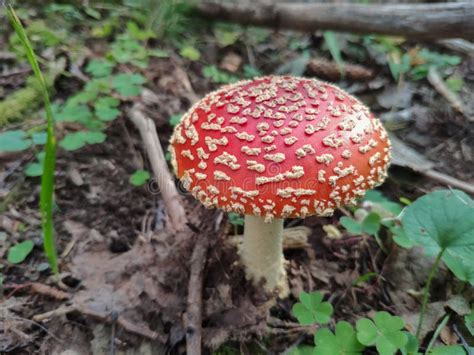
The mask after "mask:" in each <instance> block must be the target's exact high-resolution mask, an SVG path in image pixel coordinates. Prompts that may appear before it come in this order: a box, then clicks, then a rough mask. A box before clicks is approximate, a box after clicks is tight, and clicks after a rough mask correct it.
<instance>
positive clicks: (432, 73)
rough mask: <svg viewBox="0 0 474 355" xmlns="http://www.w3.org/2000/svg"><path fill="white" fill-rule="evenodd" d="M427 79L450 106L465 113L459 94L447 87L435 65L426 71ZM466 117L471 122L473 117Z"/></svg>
mask: <svg viewBox="0 0 474 355" xmlns="http://www.w3.org/2000/svg"><path fill="white" fill-rule="evenodd" d="M428 81H429V82H430V84H431V85H432V86H433V88H434V89H435V90H436V91H437V92H438V93H439V94H440V95H441V96H443V97H444V98H445V99H446V101H448V102H449V104H450V105H451V107H452V108H454V109H455V110H456V111H458V112H459V113H462V114H463V115H465V114H466V111H465V108H464V103H463V102H462V100H461V98H460V97H459V95H457V94H456V93H455V92H453V91H452V90H451V89H450V88H448V87H447V85H446V83H445V82H444V80H443V78H442V77H441V75H440V74H439V73H438V71H437V70H436V68H435V67H430V69H429V71H428ZM467 119H468V121H471V122H472V121H473V120H474V118H472V117H467Z"/></svg>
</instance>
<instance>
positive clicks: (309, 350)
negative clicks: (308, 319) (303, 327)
mask: <svg viewBox="0 0 474 355" xmlns="http://www.w3.org/2000/svg"><path fill="white" fill-rule="evenodd" d="M313 351H314V347H312V346H307V345H300V346H298V347H297V348H294V349H292V350H291V351H290V352H289V354H288V355H314V353H313Z"/></svg>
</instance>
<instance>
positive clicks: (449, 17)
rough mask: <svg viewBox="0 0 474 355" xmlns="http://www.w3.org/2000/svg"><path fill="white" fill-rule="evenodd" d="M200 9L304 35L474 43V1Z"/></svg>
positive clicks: (230, 5)
mask: <svg viewBox="0 0 474 355" xmlns="http://www.w3.org/2000/svg"><path fill="white" fill-rule="evenodd" d="M195 10H196V12H197V13H198V14H199V15H201V16H203V17H206V18H210V19H215V20H220V21H230V22H236V23H240V24H243V25H257V26H266V27H273V28H283V29H291V30H300V31H310V32H311V31H315V30H322V29H324V30H335V31H342V32H344V31H346V32H356V33H380V34H386V35H397V36H405V37H408V38H417V39H433V40H437V39H441V38H464V39H473V38H474V2H456V3H434V4H389V5H362V4H339V3H338V4H328V3H324V4H308V3H278V4H269V5H255V4H251V3H244V4H239V3H230V2H229V3H220V2H215V1H204V2H201V3H198V4H197V5H196V6H195Z"/></svg>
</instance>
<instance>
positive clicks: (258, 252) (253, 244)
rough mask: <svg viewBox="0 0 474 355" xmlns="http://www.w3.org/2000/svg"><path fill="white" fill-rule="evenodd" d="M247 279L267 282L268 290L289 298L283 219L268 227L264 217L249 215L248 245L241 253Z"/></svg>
mask: <svg viewBox="0 0 474 355" xmlns="http://www.w3.org/2000/svg"><path fill="white" fill-rule="evenodd" d="M240 254H241V258H242V262H243V264H244V268H245V271H246V273H247V277H249V278H250V279H252V280H253V281H254V282H256V283H258V282H260V281H261V280H262V279H264V280H265V289H266V290H267V291H269V292H273V291H275V290H277V291H278V293H279V296H280V297H282V298H283V297H286V296H287V295H288V284H287V280H286V271H285V268H284V263H285V259H284V257H283V219H280V218H275V219H274V220H273V221H272V222H270V223H265V221H264V219H263V218H261V217H256V216H252V215H245V227H244V241H243V243H242V246H241V250H240Z"/></svg>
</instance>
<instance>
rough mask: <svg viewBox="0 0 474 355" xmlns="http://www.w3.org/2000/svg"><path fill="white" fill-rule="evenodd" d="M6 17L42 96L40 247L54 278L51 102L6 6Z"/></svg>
mask: <svg viewBox="0 0 474 355" xmlns="http://www.w3.org/2000/svg"><path fill="white" fill-rule="evenodd" d="M7 15H8V18H9V19H10V22H11V24H12V26H13V29H14V30H15V32H16V34H17V35H18V37H19V39H20V41H21V43H22V45H23V47H24V48H25V51H26V55H27V58H28V61H29V63H30V65H31V68H32V69H33V72H34V74H35V77H36V79H37V80H38V82H39V84H40V86H41V91H42V94H43V100H44V107H45V111H46V120H47V139H46V145H45V153H46V154H45V158H44V163H43V164H44V165H43V175H42V177H41V193H40V210H41V227H42V229H43V247H44V251H45V253H46V257H47V258H48V261H49V264H50V266H51V269H52V270H53V273H54V274H55V275H58V274H59V268H58V256H57V252H56V245H55V242H54V228H53V199H54V170H55V166H56V136H55V134H54V119H53V113H52V110H51V102H50V100H49V94H48V89H47V86H46V83H45V80H44V77H43V74H42V72H41V69H40V67H39V65H38V61H37V60H36V55H35V53H34V51H33V47H32V46H31V43H30V41H29V40H28V37H27V35H26V32H25V29H24V28H23V25H22V24H21V21H20V19H19V18H18V16H17V15H16V13H15V10H13V7H12V6H11V5H9V6H8V7H7Z"/></svg>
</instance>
